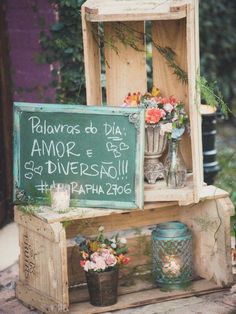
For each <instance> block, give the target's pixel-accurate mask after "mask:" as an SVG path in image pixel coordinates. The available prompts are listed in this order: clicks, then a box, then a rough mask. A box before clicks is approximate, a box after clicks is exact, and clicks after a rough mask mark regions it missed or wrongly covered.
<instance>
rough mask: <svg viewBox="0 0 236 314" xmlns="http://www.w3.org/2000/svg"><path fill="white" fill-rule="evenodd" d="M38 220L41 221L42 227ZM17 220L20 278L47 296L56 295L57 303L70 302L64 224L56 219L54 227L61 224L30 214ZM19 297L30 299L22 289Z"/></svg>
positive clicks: (25, 283)
mask: <svg viewBox="0 0 236 314" xmlns="http://www.w3.org/2000/svg"><path fill="white" fill-rule="evenodd" d="M19 216H20V215H18V217H19ZM35 220H36V221H39V226H38V228H37V222H35ZM17 222H18V224H19V244H20V256H19V280H20V282H21V284H22V285H25V286H28V287H29V289H31V288H32V289H35V290H36V291H38V293H39V294H42V295H44V296H45V297H46V298H52V299H53V300H54V301H55V303H56V302H58V303H59V304H63V306H64V304H67V306H68V305H69V299H68V274H67V249H66V237H65V230H64V228H63V227H62V225H61V224H60V223H54V224H53V225H54V227H55V225H57V227H58V228H54V229H53V228H52V227H53V225H47V224H45V223H44V222H42V221H40V220H39V219H38V218H35V217H33V216H29V215H25V217H24V220H23V222H24V224H22V223H21V222H22V221H21V220H19V219H18V220H17ZM43 224H44V228H43V227H42V225H43ZM48 230H51V233H48ZM40 232H42V234H40ZM53 232H54V233H55V234H54V235H53ZM45 235H46V236H45ZM47 236H48V237H47ZM17 291H18V292H19V291H21V289H18V290H17ZM17 297H18V298H19V299H21V300H22V301H24V302H26V303H28V299H27V298H28V296H27V295H24V294H22V293H19V294H18V295H17ZM24 297H26V299H24ZM28 304H31V303H28Z"/></svg>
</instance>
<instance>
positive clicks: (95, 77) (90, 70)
mask: <svg viewBox="0 0 236 314" xmlns="http://www.w3.org/2000/svg"><path fill="white" fill-rule="evenodd" d="M81 16H82V31H83V45H84V64H85V80H86V100H87V105H88V106H90V105H101V104H102V91H101V60H100V48H99V45H100V41H99V36H98V25H97V23H93V24H91V23H89V22H87V20H86V18H85V8H84V7H83V6H82V8H81Z"/></svg>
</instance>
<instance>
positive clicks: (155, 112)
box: [145, 108, 164, 124]
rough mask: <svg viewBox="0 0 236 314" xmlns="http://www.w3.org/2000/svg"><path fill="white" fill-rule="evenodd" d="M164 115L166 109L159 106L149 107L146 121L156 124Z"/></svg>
mask: <svg viewBox="0 0 236 314" xmlns="http://www.w3.org/2000/svg"><path fill="white" fill-rule="evenodd" d="M163 117H164V110H161V109H159V108H148V109H147V110H146V118H145V121H146V123H150V124H154V123H158V122H159V121H160V120H161V118H163Z"/></svg>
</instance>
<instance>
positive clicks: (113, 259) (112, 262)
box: [105, 254, 117, 266]
mask: <svg viewBox="0 0 236 314" xmlns="http://www.w3.org/2000/svg"><path fill="white" fill-rule="evenodd" d="M105 262H106V264H107V266H115V265H116V263H117V259H116V257H115V256H114V255H113V254H109V255H107V256H106V259H105Z"/></svg>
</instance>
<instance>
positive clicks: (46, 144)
mask: <svg viewBox="0 0 236 314" xmlns="http://www.w3.org/2000/svg"><path fill="white" fill-rule="evenodd" d="M143 145H144V112H143V110H142V109H140V108H120V107H95V106H79V105H57V104H30V103H15V104H14V198H15V200H16V199H19V198H20V197H19V196H20V195H21V196H22V195H24V196H25V197H26V196H27V197H31V198H34V199H36V200H37V202H38V203H39V204H43V202H45V200H46V199H47V197H46V196H47V195H48V192H49V189H50V185H53V184H55V183H69V184H70V186H71V206H78V207H109V208H124V209H126V208H127V209H128V208H142V207H143V156H144V152H143Z"/></svg>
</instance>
